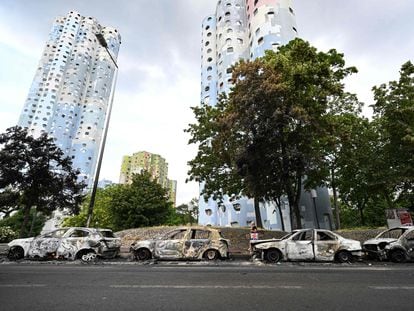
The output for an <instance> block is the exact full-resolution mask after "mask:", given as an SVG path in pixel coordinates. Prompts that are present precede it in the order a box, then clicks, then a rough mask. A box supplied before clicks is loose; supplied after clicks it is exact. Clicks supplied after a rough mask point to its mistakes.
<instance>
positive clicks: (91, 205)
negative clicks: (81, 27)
mask: <svg viewBox="0 0 414 311" xmlns="http://www.w3.org/2000/svg"><path fill="white" fill-rule="evenodd" d="M95 36H96V39H97V40H98V42H99V44H100V45H101V46H102V47H103V48H105V50H106V52H107V53H108V55H109V57H110V58H111V60H112V62H113V63H114V65H115V77H114V78H113V79H112V88H111V95H110V99H109V107H108V113H107V114H106V118H105V123H104V130H103V136H102V140H101V144H100V146H99V153H98V163H97V165H96V169H95V176H94V179H93V186H92V192H91V199H90V201H89V208H88V218H87V220H86V227H89V226H90V224H91V220H92V215H93V208H94V205H95V197H96V190H97V188H98V181H99V173H100V170H101V165H102V158H103V154H104V150H105V143H106V135H107V134H108V127H109V120H110V118H111V111H112V105H113V101H114V91H115V84H116V79H117V76H118V64H117V63H116V61H115V59H114V58H113V57H112V54H111V52H109V50H108V43H107V42H106V40H105V38H104V37H103V35H102V34H101V33H97V34H95Z"/></svg>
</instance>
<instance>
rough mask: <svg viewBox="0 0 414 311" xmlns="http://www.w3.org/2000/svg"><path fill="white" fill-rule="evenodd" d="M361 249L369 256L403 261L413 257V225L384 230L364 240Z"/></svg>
mask: <svg viewBox="0 0 414 311" xmlns="http://www.w3.org/2000/svg"><path fill="white" fill-rule="evenodd" d="M362 248H363V250H364V251H365V253H366V254H367V255H368V257H370V258H375V259H379V260H391V261H393V262H404V261H407V260H413V259H414V227H413V226H410V227H396V228H392V229H389V230H385V231H383V232H381V233H380V234H379V235H377V236H376V237H375V238H373V239H370V240H368V241H365V242H364V244H363V245H362Z"/></svg>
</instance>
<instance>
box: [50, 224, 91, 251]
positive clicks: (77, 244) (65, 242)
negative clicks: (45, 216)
mask: <svg viewBox="0 0 414 311" xmlns="http://www.w3.org/2000/svg"><path fill="white" fill-rule="evenodd" d="M89 236H90V232H89V230H87V229H82V228H74V229H71V230H70V231H68V232H67V233H66V234H65V237H64V238H63V239H62V241H61V243H60V246H59V250H58V255H59V256H60V257H63V258H73V257H74V256H75V254H76V253H77V251H78V250H80V249H82V248H87V247H88V244H87V241H88V239H89Z"/></svg>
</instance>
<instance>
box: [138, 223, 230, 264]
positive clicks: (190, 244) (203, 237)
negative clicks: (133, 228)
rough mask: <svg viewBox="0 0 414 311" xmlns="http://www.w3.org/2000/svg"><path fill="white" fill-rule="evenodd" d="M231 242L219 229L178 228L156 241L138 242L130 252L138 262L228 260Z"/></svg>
mask: <svg viewBox="0 0 414 311" xmlns="http://www.w3.org/2000/svg"><path fill="white" fill-rule="evenodd" d="M228 246H229V241H228V240H226V239H224V238H222V237H221V233H220V231H219V230H217V229H213V228H206V227H185V228H178V229H175V230H172V231H170V232H168V233H166V234H165V235H163V236H160V237H158V238H157V239H154V240H144V241H137V242H135V243H133V244H132V245H131V248H130V251H131V253H132V254H133V255H134V257H135V258H136V259H138V260H147V259H150V258H155V259H203V258H205V259H209V260H214V259H217V258H228V256H229V254H228V252H229V250H228Z"/></svg>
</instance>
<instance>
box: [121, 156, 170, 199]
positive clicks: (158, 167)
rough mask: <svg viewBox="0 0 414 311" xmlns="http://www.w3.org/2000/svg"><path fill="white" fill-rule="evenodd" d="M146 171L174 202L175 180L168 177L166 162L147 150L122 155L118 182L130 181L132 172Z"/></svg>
mask: <svg viewBox="0 0 414 311" xmlns="http://www.w3.org/2000/svg"><path fill="white" fill-rule="evenodd" d="M142 171H147V172H148V173H150V174H151V177H152V179H153V180H154V181H156V182H157V183H158V184H160V185H161V186H162V187H163V188H164V189H167V190H168V194H169V196H170V201H171V202H173V203H174V206H175V203H176V194H177V181H175V180H170V179H168V163H167V161H166V160H165V159H164V158H163V157H161V156H160V155H158V154H153V153H150V152H147V151H140V152H136V153H134V154H133V155H132V156H128V155H126V156H124V157H123V159H122V165H121V173H120V176H119V183H120V184H130V183H132V177H133V175H134V174H139V173H141V172H142Z"/></svg>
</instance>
